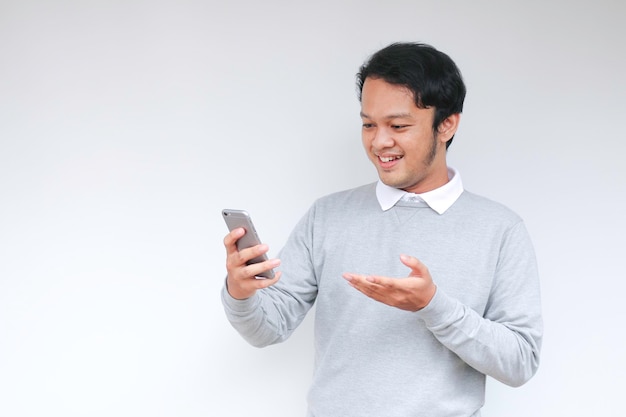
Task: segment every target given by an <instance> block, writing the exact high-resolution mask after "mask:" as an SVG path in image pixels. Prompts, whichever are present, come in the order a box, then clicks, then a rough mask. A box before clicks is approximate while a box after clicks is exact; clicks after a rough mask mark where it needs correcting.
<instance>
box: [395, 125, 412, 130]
mask: <svg viewBox="0 0 626 417" xmlns="http://www.w3.org/2000/svg"><path fill="white" fill-rule="evenodd" d="M408 126H409V125H391V128H392V129H395V130H400V129H404V128H406V127H408Z"/></svg>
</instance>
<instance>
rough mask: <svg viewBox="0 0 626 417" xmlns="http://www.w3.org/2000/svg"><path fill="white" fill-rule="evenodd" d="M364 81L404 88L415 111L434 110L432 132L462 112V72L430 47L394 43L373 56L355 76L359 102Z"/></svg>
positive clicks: (448, 59) (444, 56)
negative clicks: (374, 81)
mask: <svg viewBox="0 0 626 417" xmlns="http://www.w3.org/2000/svg"><path fill="white" fill-rule="evenodd" d="M367 78H374V79H382V80H383V81H385V82H388V83H390V84H395V85H401V86H405V87H406V88H408V89H409V90H410V91H411V92H412V93H413V97H414V99H415V105H416V106H417V107H419V108H430V107H434V108H435V119H434V121H433V130H434V131H436V130H437V128H438V127H439V125H440V124H441V122H443V121H444V120H445V119H446V118H448V117H449V116H451V115H453V114H456V113H461V112H462V111H463V101H464V100H465V93H466V89H465V83H464V82H463V77H462V75H461V71H459V69H458V67H457V66H456V64H455V63H454V61H452V59H451V58H450V57H449V56H448V55H446V54H445V53H443V52H441V51H438V50H437V49H435V48H433V47H432V46H430V45H427V44H424V43H412V42H397V43H392V44H391V45H389V46H387V47H385V48H383V49H381V50H379V51H378V52H376V53H374V54H373V55H372V56H371V57H370V58H369V59H368V60H367V61H366V62H365V63H364V64H363V65H362V66H361V68H360V69H359V72H358V73H357V88H358V97H359V101H361V94H362V92H363V84H364V83H365V80H366V79H367ZM453 138H454V136H453V137H452V138H450V139H449V140H448V142H446V149H447V148H448V147H449V146H450V144H451V143H452V139H453Z"/></svg>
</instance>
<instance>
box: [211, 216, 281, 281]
mask: <svg viewBox="0 0 626 417" xmlns="http://www.w3.org/2000/svg"><path fill="white" fill-rule="evenodd" d="M222 217H223V218H224V221H225V222H226V226H228V230H230V231H232V230H234V229H236V228H238V227H243V228H244V229H245V230H246V234H245V235H243V236H242V237H241V239H239V240H238V241H237V249H239V250H242V249H245V248H249V247H251V246H256V245H260V244H261V239H259V235H258V234H257V232H256V229H255V228H254V224H253V223H252V218H251V217H250V214H248V212H247V211H245V210H234V209H224V210H222ZM267 259H268V258H267V255H266V254H263V255H261V256H257V257H256V258H252V259H250V260H249V261H248V262H247V264H248V265H250V264H255V263H259V262H263V261H267ZM257 278H274V270H273V269H270V270H267V271H264V272H262V273H260V274H259V275H258V276H257Z"/></svg>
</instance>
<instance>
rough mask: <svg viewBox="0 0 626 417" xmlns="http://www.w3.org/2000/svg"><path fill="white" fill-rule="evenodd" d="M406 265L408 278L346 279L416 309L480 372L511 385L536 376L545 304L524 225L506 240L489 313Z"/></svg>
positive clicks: (421, 268)
mask: <svg viewBox="0 0 626 417" xmlns="http://www.w3.org/2000/svg"><path fill="white" fill-rule="evenodd" d="M401 261H402V262H403V263H404V264H405V265H406V266H408V267H409V268H411V273H410V275H409V277H407V278H405V279H394V278H388V277H379V276H362V275H357V274H345V275H344V278H346V279H347V280H348V281H349V283H350V284H351V285H352V286H353V287H355V288H357V289H358V290H360V291H361V292H363V293H364V294H365V295H368V296H369V297H371V298H373V299H376V300H377V301H380V302H383V303H385V304H388V305H391V306H395V307H398V308H402V309H404V310H409V311H415V312H416V313H415V314H416V315H417V317H419V318H420V319H421V320H423V321H424V323H425V325H426V327H427V328H428V329H429V330H430V331H431V332H432V333H433V335H434V336H435V337H436V338H437V339H438V340H439V341H440V342H441V343H442V344H443V345H445V346H446V347H447V348H448V349H450V350H452V351H453V352H455V353H456V354H457V355H458V356H459V357H460V358H461V359H463V360H464V361H465V362H466V363H468V364H469V365H470V366H472V367H473V368H475V369H477V370H478V371H480V372H482V373H484V374H486V375H490V376H492V377H493V378H495V379H497V380H499V381H501V382H503V383H505V384H508V385H511V386H519V385H521V384H523V383H524V382H526V381H527V380H528V379H529V378H531V377H532V376H533V375H534V373H535V372H536V370H537V367H538V364H539V351H540V345H541V337H542V321H541V305H540V304H541V301H540V295H539V281H538V276H537V268H536V262H535V258H534V252H533V250H532V245H531V244H530V240H529V238H528V235H527V233H526V230H525V228H524V227H523V224H521V223H518V224H517V225H515V226H514V227H512V228H511V230H509V232H508V233H507V235H506V236H505V237H504V239H503V241H502V242H501V247H500V253H499V258H498V266H497V269H496V272H495V276H494V279H493V284H492V288H491V293H490V295H489V299H488V300H487V305H486V308H485V312H484V314H483V315H481V314H479V313H478V312H476V311H474V310H472V309H471V308H469V307H468V306H466V305H463V304H462V303H461V302H460V301H458V300H456V299H454V298H451V297H449V296H447V295H446V294H445V293H444V292H443V291H442V290H441V289H439V288H436V287H435V284H434V283H433V280H432V278H431V276H430V273H429V271H428V269H427V268H426V266H425V265H423V264H422V263H421V262H419V261H418V260H417V259H415V258H412V257H406V256H403V257H401ZM467 279H468V280H471V279H472V277H467Z"/></svg>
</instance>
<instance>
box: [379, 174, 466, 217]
mask: <svg viewBox="0 0 626 417" xmlns="http://www.w3.org/2000/svg"><path fill="white" fill-rule="evenodd" d="M448 180H449V181H448V182H447V183H445V184H444V185H442V186H441V187H439V188H435V189H434V190H431V191H427V192H425V193H421V194H414V193H408V192H406V191H404V190H400V189H398V188H394V187H390V186H388V185H385V184H383V182H382V181H380V180H378V184H376V198H377V199H378V204H380V208H381V209H383V211H387V210H389V209H390V208H392V207H393V206H395V205H396V203H397V202H398V201H400V200H401V199H409V200H410V199H414V200H421V201H424V202H425V203H426V204H428V206H429V207H430V208H432V209H433V210H435V211H436V212H437V213H439V214H443V213H444V212H445V211H446V210H448V209H449V208H450V207H451V206H452V204H454V202H455V201H456V200H457V199H458V198H459V197H460V196H461V194H462V193H463V183H462V182H461V175H460V174H459V172H458V171H457V170H455V169H454V168H451V167H448Z"/></svg>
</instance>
